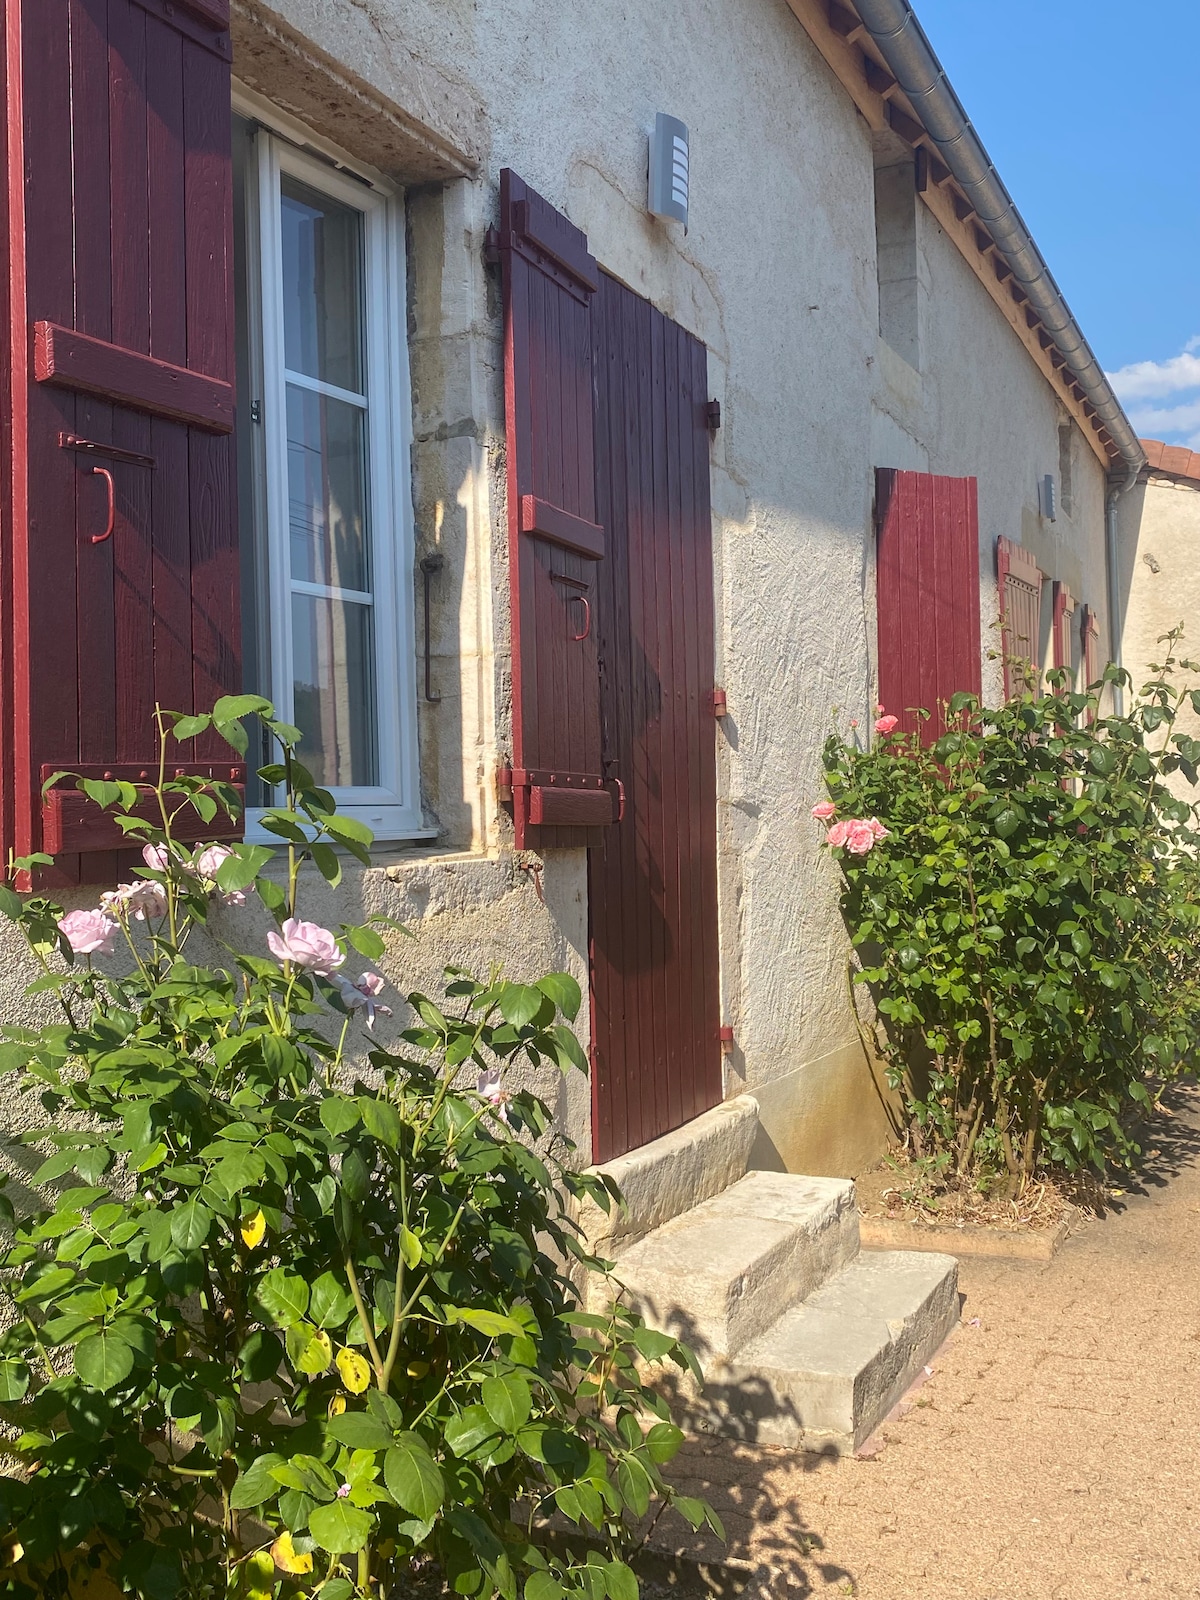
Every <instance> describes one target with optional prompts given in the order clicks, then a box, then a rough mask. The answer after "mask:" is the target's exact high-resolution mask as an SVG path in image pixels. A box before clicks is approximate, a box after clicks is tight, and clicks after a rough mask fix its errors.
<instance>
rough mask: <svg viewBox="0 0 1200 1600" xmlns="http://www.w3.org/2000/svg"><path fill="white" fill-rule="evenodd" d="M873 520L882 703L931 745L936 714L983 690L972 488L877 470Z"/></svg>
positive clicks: (968, 481) (936, 732)
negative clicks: (965, 695) (953, 701)
mask: <svg viewBox="0 0 1200 1600" xmlns="http://www.w3.org/2000/svg"><path fill="white" fill-rule="evenodd" d="M875 516H876V527H877V561H876V612H877V626H878V650H879V698H880V701H881V702H882V704H883V706H884V709H885V711H887V712H888V713H890V714H891V715H892V716H895V717H898V718H899V719H900V727H901V729H903V730H904V731H905V732H908V733H919V734H920V736H921V739H922V741H923V742H925V743H931V742H932V741H933V740H935V739H937V738H939V737H940V736H941V734H942V732H943V722H942V718H941V711H940V708H941V706H942V704H943V703H944V702H946V701H948V700H949V699H950V698H951V696H953V695H954V694H957V693H959V692H960V691H965V692H967V693H970V694H979V693H980V691H981V688H982V665H981V655H980V634H979V520H978V510H977V490H976V483H975V479H974V478H944V477H937V476H934V475H933V474H931V473H923V472H900V471H898V470H896V469H894V468H890V467H889V468H880V469H879V470H878V471H877V472H876V485H875ZM917 710H926V711H929V712H930V713H931V716H930V717H929V719H928V720H925V719H923V718H921V717H918V716H917V715H916V714H915V713H916V711H917Z"/></svg>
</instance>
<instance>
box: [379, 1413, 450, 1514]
mask: <svg viewBox="0 0 1200 1600" xmlns="http://www.w3.org/2000/svg"><path fill="white" fill-rule="evenodd" d="M383 1481H384V1482H385V1483H386V1484H387V1486H388V1490H389V1491H390V1493H391V1494H392V1496H393V1498H394V1499H395V1501H396V1503H397V1505H399V1506H400V1507H402V1509H403V1510H405V1511H410V1512H411V1513H412V1514H413V1516H414V1517H420V1519H421V1521H422V1522H431V1521H432V1520H433V1518H434V1517H435V1516H436V1515H437V1512H438V1509H439V1508H440V1506H441V1504H442V1501H443V1500H444V1499H445V1495H446V1486H445V1481H444V1480H443V1478H442V1473H441V1468H440V1467H439V1466H438V1464H437V1462H436V1461H435V1460H434V1459H433V1457H432V1456H431V1455H430V1453H429V1448H428V1446H427V1445H426V1444H425V1441H424V1440H423V1439H421V1438H419V1437H418V1436H417V1435H416V1434H415V1433H405V1434H402V1435H401V1437H400V1438H399V1439H397V1440H396V1443H395V1444H394V1445H393V1447H392V1448H391V1449H390V1450H389V1451H388V1453H387V1455H386V1456H384V1458H383Z"/></svg>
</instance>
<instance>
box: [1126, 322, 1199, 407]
mask: <svg viewBox="0 0 1200 1600" xmlns="http://www.w3.org/2000/svg"><path fill="white" fill-rule="evenodd" d="M1197 350H1200V337H1197V338H1195V339H1190V340H1189V341H1188V343H1187V344H1186V345H1185V346H1184V349H1183V353H1182V354H1181V355H1177V356H1172V357H1171V358H1170V360H1169V361H1135V362H1133V363H1132V365H1130V366H1128V367H1121V368H1120V369H1119V370H1118V371H1117V372H1110V373H1108V375H1107V376H1108V381H1109V383H1111V384H1112V386H1113V388H1114V389H1115V390H1116V392H1117V395H1118V396H1119V398H1120V400H1121V402H1122V404H1126V405H1127V404H1129V403H1130V402H1131V401H1134V400H1164V399H1165V398H1166V397H1167V395H1170V394H1179V393H1180V392H1181V391H1182V390H1185V389H1197V388H1200V355H1197V354H1196V353H1195V352H1196V351H1197Z"/></svg>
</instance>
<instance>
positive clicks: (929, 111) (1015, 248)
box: [854, 0, 1146, 649]
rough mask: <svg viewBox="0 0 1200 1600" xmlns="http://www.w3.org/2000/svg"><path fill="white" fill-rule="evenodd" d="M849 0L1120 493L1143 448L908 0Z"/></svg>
mask: <svg viewBox="0 0 1200 1600" xmlns="http://www.w3.org/2000/svg"><path fill="white" fill-rule="evenodd" d="M854 5H855V9H856V10H857V12H858V15H859V18H860V20H861V21H862V24H863V26H864V27H865V28H866V30H867V32H868V33H869V34H870V35H871V38H872V39H873V40H874V41H875V44H876V45H877V46H878V48H879V51H880V53H881V55H882V56H883V59H884V61H885V62H886V63H887V66H888V70H889V71H890V72H891V74H892V76H893V77H894V78H895V79H896V81H897V83H898V84H899V85H900V87H901V88H902V89H903V90H904V93H905V94H906V95H907V96H908V98H909V100H910V101H911V103H912V106H913V109H914V110H915V111H916V113H917V116H918V117H919V118H920V119H921V122H922V124H923V125H924V127H925V130H926V132H927V133H928V134H929V137H930V138H931V139H932V140H933V142H934V144H935V145H936V146H937V150H938V154H939V155H940V156H941V158H942V160H943V161H944V162H945V163H946V165H947V166H948V167H949V169H950V171H951V173H952V174H953V175H954V177H955V178H956V179H957V181H958V183H959V185H960V187H961V188H962V191H963V193H964V194H965V195H966V197H967V199H968V200H969V201H970V202H971V204H972V206H974V208H975V212H976V214H977V216H978V217H979V220H980V222H981V223H982V224H983V225H984V226H985V227H986V228H987V231H988V233H989V234H990V235H991V237H992V238H993V239H994V240H995V242H996V248H997V249H998V250H999V251H1000V253H1001V255H1002V256H1003V257H1004V260H1005V261H1006V262H1007V264H1008V266H1009V267H1010V268H1011V270H1012V274H1013V277H1014V278H1015V279H1016V281H1017V282H1018V283H1019V284H1020V286H1021V288H1022V289H1023V290H1024V291H1025V293H1026V295H1027V296H1028V298H1029V303H1030V305H1031V306H1032V307H1033V308H1034V310H1035V311H1036V312H1037V314H1038V316H1039V317H1040V318H1041V321H1042V325H1043V327H1044V328H1045V329H1046V331H1047V333H1049V334H1050V336H1051V338H1052V339H1053V340H1054V342H1055V344H1056V345H1057V346H1058V349H1059V350H1060V351H1061V352H1062V354H1063V355H1064V356H1065V357H1066V359H1067V361H1068V363H1069V364H1070V368H1071V371H1072V373H1073V374H1074V376H1075V379H1076V381H1077V382H1078V384H1079V386H1080V388H1081V389H1082V390H1083V391H1084V393H1085V394H1086V395H1087V398H1088V400H1089V401H1090V402H1091V404H1092V405H1093V406H1094V407H1095V409H1096V414H1097V415H1098V416H1099V418H1100V420H1101V421H1102V422H1103V424H1104V426H1105V427H1106V428H1107V429H1108V432H1109V436H1110V437H1111V439H1112V440H1113V443H1114V444H1115V445H1116V447H1117V449H1118V451H1119V452H1120V454H1121V457H1122V459H1123V462H1124V464H1125V467H1126V469H1127V478H1126V480H1125V483H1124V484H1123V485H1122V488H1121V489H1120V490H1118V491H1117V492H1118V493H1123V492H1124V489H1125V487H1128V485H1129V484H1130V483H1132V482H1133V481H1134V480H1135V479H1136V477H1137V475H1138V473H1139V472H1140V471H1141V470H1142V467H1143V466H1144V465H1145V462H1146V457H1145V453H1144V452H1143V450H1142V447H1141V444H1140V443H1139V441H1138V437H1137V435H1136V434H1135V433H1134V431H1133V429H1132V427H1130V425H1129V419H1128V418H1127V417H1126V415H1125V413H1124V411H1123V410H1122V409H1121V405H1120V402H1119V401H1118V399H1117V397H1116V395H1115V394H1114V393H1113V392H1112V389H1111V388H1110V387H1109V383H1108V379H1107V378H1106V377H1105V376H1104V372H1103V369H1102V368H1101V366H1100V363H1099V362H1098V361H1097V360H1096V358H1095V356H1094V355H1093V354H1092V352H1091V349H1090V348H1089V346H1088V342H1087V340H1086V339H1085V338H1084V336H1083V334H1082V332H1081V331H1080V329H1079V326H1078V324H1077V323H1076V321H1075V318H1074V317H1073V316H1072V315H1071V312H1070V309H1069V308H1068V306H1067V303H1066V301H1065V300H1064V299H1063V296H1062V291H1061V290H1060V289H1059V287H1058V285H1057V284H1056V283H1055V281H1054V277H1053V275H1052V274H1051V271H1050V268H1049V267H1048V266H1047V265H1046V263H1045V261H1044V260H1043V259H1042V256H1041V252H1040V251H1039V250H1038V247H1037V245H1035V244H1034V242H1033V240H1032V238H1031V237H1030V234H1029V230H1028V228H1027V227H1026V226H1025V223H1024V222H1023V221H1022V219H1021V214H1020V212H1019V211H1018V210H1017V208H1016V205H1015V204H1014V203H1013V199H1012V196H1011V195H1010V194H1009V192H1008V190H1007V189H1006V188H1005V187H1004V184H1003V183H1002V182H1001V181H1000V177H999V174H998V173H997V171H996V169H995V167H994V166H993V164H992V161H991V158H990V157H989V155H988V153H987V151H986V150H985V149H984V147H983V143H982V141H981V140H980V138H979V135H978V134H977V133H976V132H975V129H974V127H973V126H972V125H971V119H970V118H969V117H968V116H967V114H966V112H965V111H964V110H963V108H962V105H961V104H960V102H959V99H958V96H957V95H956V94H955V92H954V90H953V89H952V88H951V87H950V82H949V79H948V78H947V77H946V73H945V71H944V69H943V67H942V64H941V62H940V61H939V60H938V58H937V56H936V55H934V53H933V49H932V47H931V46H930V43H929V40H928V39H927V38H926V37H925V34H924V31H923V29H922V28H921V24H920V23H919V22H918V21H917V19H916V17H915V16H914V15H913V10H912V7H911V5H909V4H908V0H854ZM1117 648H1118V649H1119V644H1118V646H1117Z"/></svg>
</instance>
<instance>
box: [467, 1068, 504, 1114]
mask: <svg viewBox="0 0 1200 1600" xmlns="http://www.w3.org/2000/svg"><path fill="white" fill-rule="evenodd" d="M475 1093H476V1094H477V1095H482V1097H483V1098H484V1099H485V1100H486V1101H487V1103H488V1105H490V1106H491V1107H492V1109H493V1111H495V1113H496V1115H497V1116H498V1117H499V1118H500V1120H501V1122H507V1121H508V1102H509V1101H510V1100H511V1099H512V1095H511V1094H509V1092H508V1090H507V1089H502V1088H501V1087H500V1068H499V1067H488V1069H487V1071H486V1072H481V1073H480V1074H479V1076H478V1078H476V1080H475Z"/></svg>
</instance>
